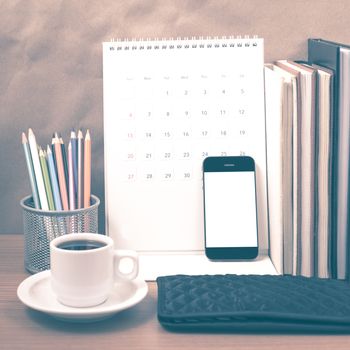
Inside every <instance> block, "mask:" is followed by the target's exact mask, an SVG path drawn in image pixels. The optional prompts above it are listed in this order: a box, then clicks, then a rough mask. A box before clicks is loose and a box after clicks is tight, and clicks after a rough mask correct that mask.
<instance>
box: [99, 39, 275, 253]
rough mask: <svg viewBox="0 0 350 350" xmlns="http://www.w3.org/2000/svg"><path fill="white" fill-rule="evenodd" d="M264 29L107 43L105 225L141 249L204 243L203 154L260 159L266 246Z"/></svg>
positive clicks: (124, 244) (123, 244) (125, 244)
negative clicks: (252, 35)
mask: <svg viewBox="0 0 350 350" xmlns="http://www.w3.org/2000/svg"><path fill="white" fill-rule="evenodd" d="M263 64H264V59H263V40H262V39H238V38H237V39H215V40H199V39H198V40H174V41H170V40H169V41H144V42H143V41H135V42H106V43H103V94H104V137H105V188H106V193H105V199H106V227H107V233H108V234H109V235H110V236H111V237H112V238H113V239H114V241H115V243H116V245H117V246H118V247H119V248H128V249H135V250H138V251H139V252H148V251H151V252H152V251H156V252H157V251H159V252H174V251H180V252H181V251H182V252H186V251H203V250H204V229H203V193H202V162H203V159H204V158H205V157H207V156H220V155H225V156H226V155H250V156H252V157H253V158H254V160H255V162H256V169H257V199H258V225H259V244H260V250H261V249H262V250H267V247H268V241H267V237H268V234H267V199H266V155H265V116H264V83H263V79H264V78H263V69H264V68H263Z"/></svg>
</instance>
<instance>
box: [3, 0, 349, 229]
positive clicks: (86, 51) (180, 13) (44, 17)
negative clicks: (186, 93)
mask: <svg viewBox="0 0 350 350" xmlns="http://www.w3.org/2000/svg"><path fill="white" fill-rule="evenodd" d="M349 18H350V1H347V0H342V1H341V0H333V1H328V0H310V1H301V0H294V1H283V0H280V1H278V0H239V1H233V0H232V1H220V0H212V1H205V0H203V1H199V0H188V1H185V0H178V1H168V0H130V1H118V0H117V1H107V0H98V1H78V0H56V1H44V0H22V1H21V0H17V1H15V0H7V1H6V0H1V1H0V144H1V146H0V195H1V201H0V232H1V233H20V232H22V216H21V209H20V206H19V200H20V199H21V198H22V197H24V196H25V195H27V194H29V193H30V186H29V180H28V175H27V170H26V165H25V159H24V155H23V149H22V145H21V132H22V131H27V129H28V128H29V127H31V128H33V130H34V132H35V134H36V136H37V141H38V143H39V144H42V145H46V144H47V143H49V142H51V135H52V133H53V132H55V131H59V132H61V133H62V135H63V137H64V139H65V140H67V139H68V136H69V131H70V129H71V128H73V127H74V128H79V127H81V128H83V129H86V128H90V130H91V133H92V139H93V145H92V151H93V154H92V161H93V164H94V168H93V172H92V192H93V193H94V194H96V195H97V196H99V197H100V198H101V199H102V203H101V212H100V231H104V220H103V219H104V212H103V206H104V201H103V197H104V195H103V193H104V181H103V177H104V174H103V109H102V96H103V92H102V45H101V43H102V42H103V41H108V40H110V39H111V38H141V37H144V38H147V37H151V38H154V37H158V38H162V37H177V36H182V37H190V36H222V35H226V36H229V35H244V34H249V35H254V34H257V35H259V36H260V37H263V38H265V61H266V62H271V61H273V60H276V59H282V58H290V59H306V44H307V38H309V37H322V38H325V39H329V40H336V41H340V42H344V43H348V44H350V30H349Z"/></svg>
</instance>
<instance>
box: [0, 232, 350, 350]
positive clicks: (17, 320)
mask: <svg viewBox="0 0 350 350" xmlns="http://www.w3.org/2000/svg"><path fill="white" fill-rule="evenodd" d="M28 276H29V274H28V273H27V272H26V271H25V269H24V267H23V236H22V235H0V349H2V350H7V349H11V350H13V349H36V350H38V349H49V348H50V349H55V348H57V349H63V350H65V349H103V350H107V349H130V350H131V349H202V350H203V349H255V348H256V349H269V350H270V349H274V348H276V349H279V350H282V349H317V350H320V349H333V348H334V349H337V350H340V349H350V336H346V335H286V334H284V335H271V334H266V335H264V334H263V335H262V334H227V333H226V334H215V333H213V334H193V333H192V334H182V333H171V332H168V331H166V330H164V329H163V328H162V327H161V326H160V324H159V323H158V321H157V286H156V284H155V283H153V282H152V283H149V287H150V291H149V294H148V295H147V297H146V298H145V299H144V300H143V301H142V302H141V303H140V304H138V305H136V306H135V307H133V308H132V309H129V310H126V311H123V312H121V313H119V314H117V315H115V316H113V317H112V318H110V319H108V320H105V321H101V322H96V323H89V324H74V323H65V322H62V321H58V320H56V319H54V318H51V317H50V316H47V315H46V314H43V313H40V312H37V311H33V310H30V309H29V308H27V307H26V306H24V305H23V304H22V303H21V302H20V301H19V300H18V298H17V295H16V290H17V286H18V285H19V283H20V282H21V281H22V280H24V279H25V278H26V277H28Z"/></svg>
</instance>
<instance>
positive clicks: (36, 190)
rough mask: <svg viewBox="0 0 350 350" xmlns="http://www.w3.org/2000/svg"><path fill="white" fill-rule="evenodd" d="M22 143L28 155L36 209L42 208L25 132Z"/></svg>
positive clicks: (27, 160)
mask: <svg viewBox="0 0 350 350" xmlns="http://www.w3.org/2000/svg"><path fill="white" fill-rule="evenodd" d="M22 144H23V149H24V154H25V157H26V163H27V169H28V174H29V180H30V187H31V189H32V194H33V201H34V206H35V208H36V209H40V200H39V195H38V189H37V186H36V180H35V174H34V168H33V161H32V156H31V154H30V149H29V145H28V140H27V136H26V134H25V133H24V132H22Z"/></svg>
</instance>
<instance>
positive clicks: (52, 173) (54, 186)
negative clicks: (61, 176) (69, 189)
mask: <svg viewBox="0 0 350 350" xmlns="http://www.w3.org/2000/svg"><path fill="white" fill-rule="evenodd" d="M46 155H47V163H48V166H49V174H50V179H51V185H52V192H53V200H54V202H55V207H56V210H62V202H61V196H60V190H59V187H58V179H57V174H56V168H55V164H54V159H53V155H52V152H51V149H50V146H49V145H48V146H47V152H46Z"/></svg>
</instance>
